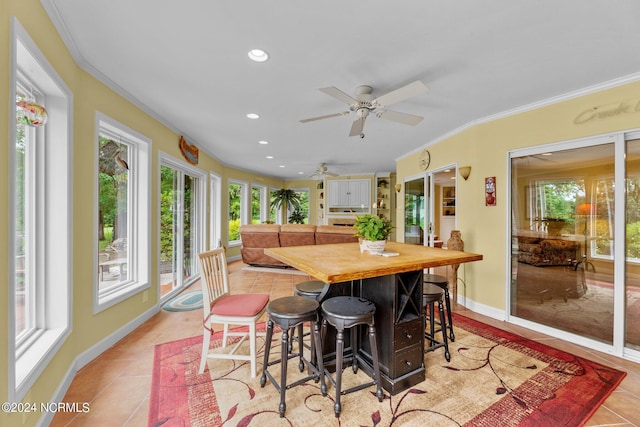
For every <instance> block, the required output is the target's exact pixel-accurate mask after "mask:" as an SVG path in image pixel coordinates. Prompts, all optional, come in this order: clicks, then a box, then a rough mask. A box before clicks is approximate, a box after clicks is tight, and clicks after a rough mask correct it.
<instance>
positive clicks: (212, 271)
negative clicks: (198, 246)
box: [199, 248, 229, 315]
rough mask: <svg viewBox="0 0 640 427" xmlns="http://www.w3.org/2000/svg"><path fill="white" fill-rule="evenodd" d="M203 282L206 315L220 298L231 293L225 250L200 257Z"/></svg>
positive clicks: (213, 251) (218, 250) (219, 249)
mask: <svg viewBox="0 0 640 427" xmlns="http://www.w3.org/2000/svg"><path fill="white" fill-rule="evenodd" d="M199 258H200V271H201V281H202V297H203V301H205V302H207V301H208V304H207V303H205V304H203V306H204V310H205V315H208V314H209V310H210V309H211V305H212V304H213V302H214V301H215V300H217V299H218V298H220V297H222V296H224V295H227V294H228V293H229V272H228V270H227V258H226V253H225V250H224V248H216V249H213V250H211V251H207V252H203V253H201V254H200V255H199Z"/></svg>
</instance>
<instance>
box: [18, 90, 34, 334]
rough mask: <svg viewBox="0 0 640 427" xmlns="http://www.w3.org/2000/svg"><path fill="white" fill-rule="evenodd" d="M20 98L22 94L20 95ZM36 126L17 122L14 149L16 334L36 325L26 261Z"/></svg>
mask: <svg viewBox="0 0 640 427" xmlns="http://www.w3.org/2000/svg"><path fill="white" fill-rule="evenodd" d="M17 99H18V100H21V98H20V97H18V98H17ZM32 140H33V130H32V129H31V128H29V127H27V126H26V125H24V124H22V123H18V124H17V125H16V151H15V164H16V170H15V186H16V188H15V243H14V244H15V249H14V251H15V256H16V259H15V281H16V282H15V305H16V311H15V313H16V319H15V320H16V338H17V339H18V340H19V339H20V337H21V336H22V335H23V334H24V333H25V332H26V331H28V330H30V329H31V328H33V326H34V325H33V319H32V315H33V313H34V301H33V299H32V296H33V292H31V281H30V280H29V279H30V276H29V269H28V268H27V265H28V264H29V261H30V258H31V257H30V256H28V254H29V253H30V251H29V249H30V245H29V240H30V237H32V236H31V234H32V233H31V225H32V223H31V222H30V221H29V214H28V213H29V205H30V203H29V201H30V199H31V197H30V196H31V194H30V193H31V191H30V183H31V182H32V180H30V179H29V175H30V173H31V172H32V170H31V169H32V168H30V167H29V161H28V159H29V158H30V157H31V150H30V149H29V147H30V146H31V141H32Z"/></svg>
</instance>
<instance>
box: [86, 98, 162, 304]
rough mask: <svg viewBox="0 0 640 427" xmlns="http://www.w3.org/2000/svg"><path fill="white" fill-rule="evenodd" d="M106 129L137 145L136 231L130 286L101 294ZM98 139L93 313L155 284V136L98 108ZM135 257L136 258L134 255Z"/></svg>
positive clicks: (134, 185)
mask: <svg viewBox="0 0 640 427" xmlns="http://www.w3.org/2000/svg"><path fill="white" fill-rule="evenodd" d="M103 128H104V129H106V130H107V131H108V132H110V133H113V134H116V135H118V134H126V135H127V137H128V138H130V139H131V140H133V142H134V143H135V146H132V147H131V150H130V151H131V156H132V162H131V165H130V168H131V170H134V168H135V173H133V174H132V175H131V176H130V182H131V184H130V185H131V194H130V195H129V196H130V200H133V201H134V203H132V206H131V212H130V215H131V230H129V232H130V235H132V236H131V237H130V238H129V240H128V251H129V257H130V259H132V260H133V261H132V266H131V267H132V268H131V270H132V277H133V278H134V280H132V281H131V283H129V284H128V285H127V286H123V287H121V288H119V289H118V290H117V291H114V292H109V293H104V294H103V295H101V294H100V283H99V279H98V197H99V195H98V171H99V167H98V162H99V149H98V144H99V142H98V141H99V140H98V138H99V136H100V131H101V129H103ZM94 141H95V149H96V153H95V156H94V170H95V174H94V180H95V181H94V202H93V209H94V227H93V230H94V231H93V233H94V236H93V237H94V238H93V241H94V245H93V247H94V258H93V266H94V273H93V277H94V288H93V313H94V314H97V313H99V312H101V311H103V310H105V309H107V308H109V307H112V306H114V305H116V304H118V303H120V302H122V301H124V300H125V299H127V298H130V297H131V296H133V295H135V294H137V293H139V292H141V291H143V290H145V289H148V288H149V287H150V286H151V283H150V277H151V274H150V273H151V224H150V223H151V221H150V220H149V219H150V218H151V191H149V189H150V188H151V139H150V138H148V137H146V136H144V135H142V134H141V133H139V132H137V131H135V130H133V129H131V128H129V127H128V126H126V125H123V124H122V123H119V122H118V121H116V120H114V119H112V118H111V117H109V116H107V115H105V114H103V113H101V112H99V111H97V112H96V116H95V126H94ZM134 257H135V259H133V258H134Z"/></svg>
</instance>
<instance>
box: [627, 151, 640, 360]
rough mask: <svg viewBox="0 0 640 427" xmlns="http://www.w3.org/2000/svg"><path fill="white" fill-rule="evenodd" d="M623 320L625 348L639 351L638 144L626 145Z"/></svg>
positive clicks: (639, 205) (639, 234) (639, 194)
mask: <svg viewBox="0 0 640 427" xmlns="http://www.w3.org/2000/svg"><path fill="white" fill-rule="evenodd" d="M626 160H627V162H626V170H627V176H626V178H627V188H626V190H627V198H626V201H627V206H626V224H627V226H626V254H627V257H626V264H625V269H626V278H625V279H626V280H625V284H626V292H625V294H626V297H627V300H626V308H627V310H626V318H625V331H626V332H625V334H626V343H627V346H628V347H631V348H633V349H635V350H640V140H638V139H635V140H632V141H627V159H626Z"/></svg>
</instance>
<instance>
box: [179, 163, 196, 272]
mask: <svg viewBox="0 0 640 427" xmlns="http://www.w3.org/2000/svg"><path fill="white" fill-rule="evenodd" d="M197 186H198V180H197V179H196V178H194V177H192V176H189V175H185V176H184V191H183V195H184V201H183V205H184V213H183V215H182V218H183V221H184V224H183V229H184V237H183V242H182V244H183V251H184V252H183V261H182V264H183V265H182V275H183V278H184V279H185V280H186V279H188V278H190V277H191V276H193V275H194V274H195V273H196V272H197V271H198V264H197V258H196V257H197V255H198V254H197V251H198V246H197V236H198V232H197V230H196V228H197V227H196V226H197V221H196V213H197V209H196V202H197V197H196V195H197Z"/></svg>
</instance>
